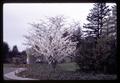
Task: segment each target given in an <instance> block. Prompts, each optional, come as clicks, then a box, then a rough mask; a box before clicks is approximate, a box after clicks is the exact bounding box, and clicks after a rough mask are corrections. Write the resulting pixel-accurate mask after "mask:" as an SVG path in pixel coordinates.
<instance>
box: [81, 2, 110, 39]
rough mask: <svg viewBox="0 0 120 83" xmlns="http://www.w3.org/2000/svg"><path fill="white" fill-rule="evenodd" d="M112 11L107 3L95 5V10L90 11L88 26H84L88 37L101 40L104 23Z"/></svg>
mask: <svg viewBox="0 0 120 83" xmlns="http://www.w3.org/2000/svg"><path fill="white" fill-rule="evenodd" d="M109 11H110V9H108V6H106V3H95V4H94V7H93V9H91V10H90V13H89V15H88V16H87V20H88V21H89V23H88V24H84V26H83V27H84V28H86V29H87V30H86V31H85V32H87V35H91V36H94V37H97V38H99V37H100V36H101V35H102V28H103V23H104V22H103V21H104V19H105V18H106V16H108V15H109Z"/></svg>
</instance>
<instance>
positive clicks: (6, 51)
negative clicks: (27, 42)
mask: <svg viewBox="0 0 120 83" xmlns="http://www.w3.org/2000/svg"><path fill="white" fill-rule="evenodd" d="M3 57H4V61H5V62H6V61H7V58H8V57H9V46H8V44H7V43H6V42H3Z"/></svg>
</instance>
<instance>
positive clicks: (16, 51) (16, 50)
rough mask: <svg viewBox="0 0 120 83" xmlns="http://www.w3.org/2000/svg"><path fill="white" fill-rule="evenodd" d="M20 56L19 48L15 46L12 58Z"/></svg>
mask: <svg viewBox="0 0 120 83" xmlns="http://www.w3.org/2000/svg"><path fill="white" fill-rule="evenodd" d="M18 54H19V51H18V48H17V46H16V45H15V46H13V50H12V56H13V57H16V56H17V55H18Z"/></svg>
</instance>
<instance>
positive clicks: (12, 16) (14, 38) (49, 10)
mask: <svg viewBox="0 0 120 83" xmlns="http://www.w3.org/2000/svg"><path fill="white" fill-rule="evenodd" d="M107 5H110V6H112V5H113V4H112V3H110V4H107ZM92 7H93V3H39V4H38V3H37V4H35V3H34V4H33V3H31V4H30V3H29V4H23V3H22V4H20V3H19V4H15V3H14V4H12V3H7V4H4V5H3V40H4V41H5V42H7V43H8V44H9V46H10V49H12V47H13V45H17V46H18V49H19V51H22V50H24V49H25V46H24V45H23V43H24V42H25V39H24V37H23V35H26V34H27V33H28V31H29V27H30V25H29V24H28V23H32V22H35V21H39V19H41V18H43V17H45V16H58V15H64V16H65V17H66V18H67V19H70V20H73V19H74V20H75V21H80V24H81V27H82V25H83V23H86V22H87V21H86V16H87V15H88V13H89V10H90V9H91V8H92Z"/></svg>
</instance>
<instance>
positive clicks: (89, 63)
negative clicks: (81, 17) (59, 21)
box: [76, 3, 117, 74]
mask: <svg viewBox="0 0 120 83" xmlns="http://www.w3.org/2000/svg"><path fill="white" fill-rule="evenodd" d="M115 8H116V6H114V7H113V8H112V12H114V14H113V13H112V15H109V11H110V9H108V6H106V4H105V3H95V4H94V8H93V9H92V10H90V11H91V12H90V14H89V16H88V17H87V20H88V21H89V22H90V23H89V24H87V25H85V26H84V28H86V29H88V30H87V31H86V32H87V36H86V37H85V38H84V39H81V40H79V42H81V43H79V45H78V47H77V51H76V62H77V63H78V64H79V66H80V70H81V71H85V72H95V73H109V74H116V73H117V62H116V60H117V59H116V49H117V42H116V39H117V37H116V13H115V12H116V9H115ZM106 16H108V17H106ZM113 17H114V18H113ZM108 18H110V19H109V20H108V21H104V20H105V19H108ZM113 20H114V21H113ZM111 22H112V23H111ZM111 26H112V27H111ZM111 29H112V31H111ZM103 30H104V32H103ZM108 30H109V31H111V32H108Z"/></svg>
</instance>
